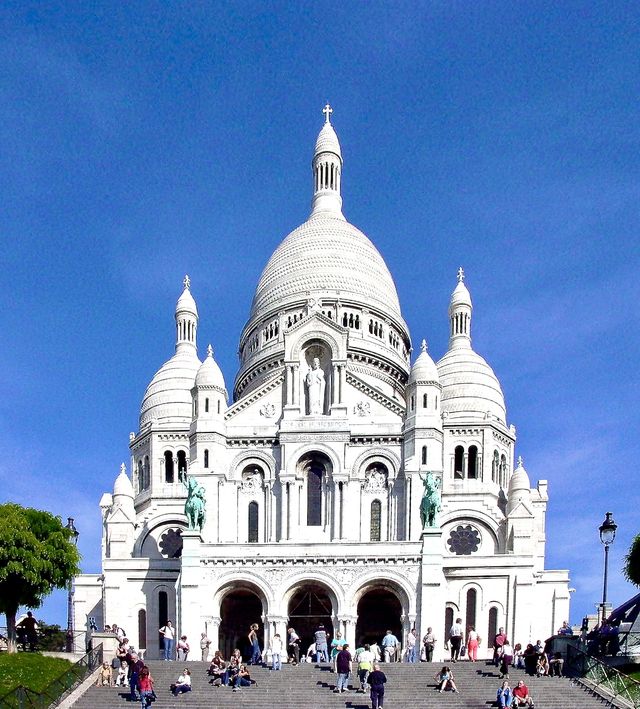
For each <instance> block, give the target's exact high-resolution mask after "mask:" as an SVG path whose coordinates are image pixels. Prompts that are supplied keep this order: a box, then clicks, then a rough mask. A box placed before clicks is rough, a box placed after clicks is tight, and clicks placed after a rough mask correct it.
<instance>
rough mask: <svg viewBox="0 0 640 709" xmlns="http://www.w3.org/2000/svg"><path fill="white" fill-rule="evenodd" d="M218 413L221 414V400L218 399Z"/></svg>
mask: <svg viewBox="0 0 640 709" xmlns="http://www.w3.org/2000/svg"><path fill="white" fill-rule="evenodd" d="M218 413H220V399H218Z"/></svg>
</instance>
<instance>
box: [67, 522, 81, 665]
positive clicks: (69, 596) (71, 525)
mask: <svg viewBox="0 0 640 709" xmlns="http://www.w3.org/2000/svg"><path fill="white" fill-rule="evenodd" d="M67 529H68V530H69V531H70V532H71V534H72V535H73V542H74V544H75V545H76V546H78V537H79V536H80V532H78V530H77V529H76V527H75V525H74V523H73V517H69V518H68V519H67ZM66 650H67V652H73V579H69V587H68V589H67V646H66Z"/></svg>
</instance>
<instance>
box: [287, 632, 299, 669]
mask: <svg viewBox="0 0 640 709" xmlns="http://www.w3.org/2000/svg"><path fill="white" fill-rule="evenodd" d="M287 648H288V651H289V661H290V662H291V663H292V664H293V665H297V664H298V663H299V662H300V636H299V635H298V633H296V631H295V630H294V629H293V628H288V630H287Z"/></svg>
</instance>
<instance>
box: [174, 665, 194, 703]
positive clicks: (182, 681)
mask: <svg viewBox="0 0 640 709" xmlns="http://www.w3.org/2000/svg"><path fill="white" fill-rule="evenodd" d="M171 691H172V692H173V696H174V697H177V696H178V694H183V693H184V692H190V691H191V672H190V671H189V669H188V668H186V667H185V668H184V670H182V674H181V675H180V676H179V677H178V681H177V682H176V683H175V684H172V685H171Z"/></svg>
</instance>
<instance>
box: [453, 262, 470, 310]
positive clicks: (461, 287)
mask: <svg viewBox="0 0 640 709" xmlns="http://www.w3.org/2000/svg"><path fill="white" fill-rule="evenodd" d="M461 270H462V269H461ZM458 305H468V306H469V307H470V308H471V307H472V304H471V293H469V289H468V288H467V286H465V284H464V281H463V280H459V281H458V285H457V286H456V287H455V288H454V289H453V293H452V294H451V303H450V304H449V308H455V307H456V306H458Z"/></svg>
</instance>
